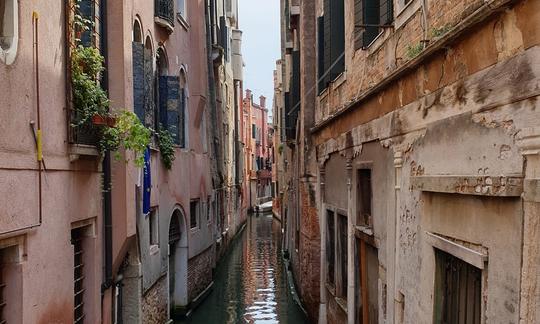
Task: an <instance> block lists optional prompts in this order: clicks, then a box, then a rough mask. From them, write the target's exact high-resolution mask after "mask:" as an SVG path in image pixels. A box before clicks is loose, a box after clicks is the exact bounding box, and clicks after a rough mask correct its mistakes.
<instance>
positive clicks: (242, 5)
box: [238, 0, 280, 114]
mask: <svg viewBox="0 0 540 324" xmlns="http://www.w3.org/2000/svg"><path fill="white" fill-rule="evenodd" d="M238 16H239V20H238V22H239V24H240V26H239V27H240V29H241V30H242V31H243V38H242V42H243V46H242V51H243V55H244V62H245V65H246V66H245V68H244V88H245V89H251V90H252V91H253V97H254V100H255V102H258V101H259V96H260V95H264V96H265V97H266V98H268V99H267V100H266V102H267V106H268V108H269V110H270V114H272V112H271V108H272V107H271V106H272V99H273V97H274V74H273V71H274V69H275V67H276V60H277V59H279V57H280V23H279V21H280V20H279V19H280V18H279V0H239V15H238Z"/></svg>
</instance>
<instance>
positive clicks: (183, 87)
mask: <svg viewBox="0 0 540 324" xmlns="http://www.w3.org/2000/svg"><path fill="white" fill-rule="evenodd" d="M187 107H188V92H187V78H186V71H185V70H184V69H181V70H180V104H179V105H178V110H179V112H178V113H179V115H180V125H179V127H180V136H179V145H180V146H181V147H186V142H187V140H186V129H187V124H186V116H187Z"/></svg>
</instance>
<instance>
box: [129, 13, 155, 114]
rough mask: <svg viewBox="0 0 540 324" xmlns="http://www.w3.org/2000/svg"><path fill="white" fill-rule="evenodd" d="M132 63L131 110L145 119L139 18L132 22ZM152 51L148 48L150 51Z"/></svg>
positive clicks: (142, 48)
mask: <svg viewBox="0 0 540 324" xmlns="http://www.w3.org/2000/svg"><path fill="white" fill-rule="evenodd" d="M131 48H132V57H131V58H132V63H133V111H134V112H135V114H136V115H137V117H139V119H140V120H141V121H142V122H144V121H145V113H144V111H145V110H144V107H145V99H144V83H145V79H144V59H145V55H144V54H145V50H144V45H143V33H142V29H141V24H140V22H139V20H135V22H134V23H133V43H132V46H131ZM151 52H152V51H151V50H150V53H151Z"/></svg>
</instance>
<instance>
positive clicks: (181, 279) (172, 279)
mask: <svg viewBox="0 0 540 324" xmlns="http://www.w3.org/2000/svg"><path fill="white" fill-rule="evenodd" d="M187 262H188V237H187V230H186V222H185V217H184V213H183V212H182V210H181V209H180V208H176V209H175V210H174V212H173V214H172V217H171V222H170V225H169V271H168V275H169V311H170V316H169V317H170V318H173V317H175V315H176V314H179V313H183V311H184V310H185V307H186V306H187V304H188V290H187Z"/></svg>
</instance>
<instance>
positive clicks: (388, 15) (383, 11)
mask: <svg viewBox="0 0 540 324" xmlns="http://www.w3.org/2000/svg"><path fill="white" fill-rule="evenodd" d="M380 1H381V5H380V19H379V22H380V24H381V25H390V24H391V23H392V21H393V20H394V8H393V3H392V0H380Z"/></svg>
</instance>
